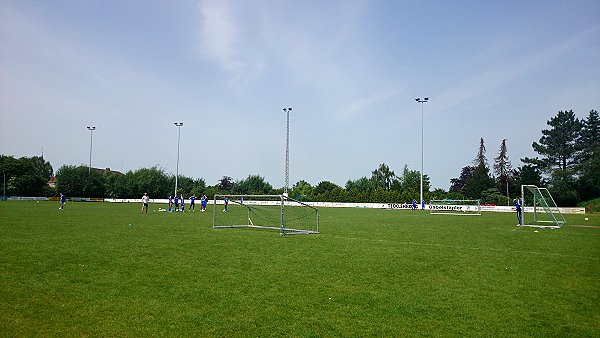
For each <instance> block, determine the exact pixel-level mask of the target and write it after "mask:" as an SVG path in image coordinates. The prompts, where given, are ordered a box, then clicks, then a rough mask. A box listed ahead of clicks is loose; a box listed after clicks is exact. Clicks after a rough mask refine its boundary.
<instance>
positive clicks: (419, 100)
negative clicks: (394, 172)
mask: <svg viewBox="0 0 600 338" xmlns="http://www.w3.org/2000/svg"><path fill="white" fill-rule="evenodd" d="M415 101H417V103H420V104H421V195H420V200H419V203H421V205H423V204H422V203H423V103H425V102H427V101H429V98H428V97H424V98H423V99H421V98H420V97H417V98H416V99H415Z"/></svg>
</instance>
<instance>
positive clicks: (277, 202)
mask: <svg viewBox="0 0 600 338" xmlns="http://www.w3.org/2000/svg"><path fill="white" fill-rule="evenodd" d="M213 228H215V229H217V228H259V229H272V230H278V231H279V233H280V235H282V236H284V235H296V234H318V233H319V210H317V209H316V208H315V207H313V206H311V205H309V204H306V203H303V202H300V201H297V200H294V199H292V198H289V197H287V196H284V195H215V197H214V208H213Z"/></svg>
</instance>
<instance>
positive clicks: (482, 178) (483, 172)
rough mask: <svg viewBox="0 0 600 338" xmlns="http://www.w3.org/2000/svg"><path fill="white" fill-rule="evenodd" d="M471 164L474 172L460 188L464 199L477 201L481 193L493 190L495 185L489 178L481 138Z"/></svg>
mask: <svg viewBox="0 0 600 338" xmlns="http://www.w3.org/2000/svg"><path fill="white" fill-rule="evenodd" d="M473 163H474V164H475V170H474V171H473V174H472V175H471V177H470V178H469V179H468V180H467V181H466V182H465V184H464V186H463V187H462V193H463V194H464V195H465V197H468V198H473V199H479V198H481V196H482V195H481V194H482V192H483V191H485V190H488V189H490V188H493V187H494V185H495V184H494V179H493V178H492V177H490V169H489V168H488V165H487V158H486V157H485V144H484V141H483V137H482V138H481V140H480V141H479V151H478V152H477V156H476V157H475V160H474V161H473Z"/></svg>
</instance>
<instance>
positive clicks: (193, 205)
mask: <svg viewBox="0 0 600 338" xmlns="http://www.w3.org/2000/svg"><path fill="white" fill-rule="evenodd" d="M188 211H196V194H192V196H190V208H189V209H188Z"/></svg>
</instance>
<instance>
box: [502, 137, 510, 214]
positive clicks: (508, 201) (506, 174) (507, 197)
mask: <svg viewBox="0 0 600 338" xmlns="http://www.w3.org/2000/svg"><path fill="white" fill-rule="evenodd" d="M507 140H508V139H507V138H505V139H504V140H502V142H503V143H504V145H506V141H507ZM504 175H505V178H506V205H507V206H510V197H509V196H508V173H504Z"/></svg>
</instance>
